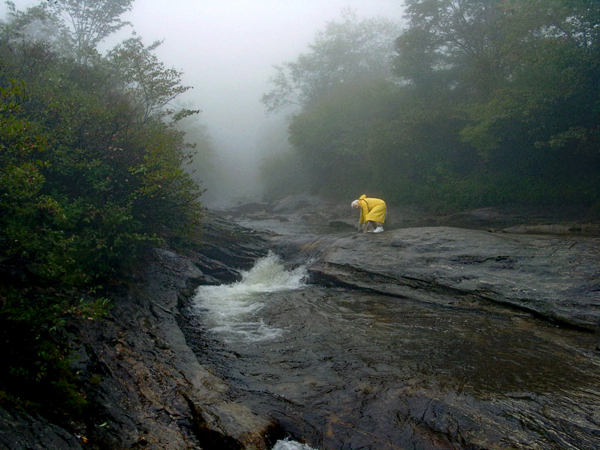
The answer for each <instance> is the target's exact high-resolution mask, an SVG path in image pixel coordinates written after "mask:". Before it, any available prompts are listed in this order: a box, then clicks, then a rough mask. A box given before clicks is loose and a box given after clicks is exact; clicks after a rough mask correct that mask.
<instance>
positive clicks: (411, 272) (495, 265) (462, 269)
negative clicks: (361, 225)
mask: <svg viewBox="0 0 600 450" xmlns="http://www.w3.org/2000/svg"><path fill="white" fill-rule="evenodd" d="M599 256H600V238H592V237H582V236H579V237H558V236H542V235H514V234H505V233H489V232H485V231H477V230H466V229H459V228H450V227H432V228H407V229H402V230H393V231H386V232H385V233H381V234H378V235H374V234H355V235H353V236H348V237H343V238H338V239H336V240H335V241H334V242H332V243H330V244H329V245H328V247H327V250H326V251H325V252H324V253H323V254H322V255H321V256H320V258H319V260H318V262H317V263H316V264H314V265H313V266H311V268H310V270H311V272H312V273H313V275H314V279H315V281H316V282H320V283H325V282H327V283H332V284H335V285H344V286H351V287H355V288H361V289H365V290H370V291H374V292H380V293H385V294H392V295H397V296H402V297H409V298H414V299H419V300H423V301H427V302H439V303H442V304H448V305H450V304H456V305H458V304H460V306H464V305H467V304H469V303H470V302H472V301H473V300H474V299H477V300H482V301H491V302H495V303H497V304H502V305H506V306H510V307H514V308H518V309H522V310H526V311H529V312H531V313H534V314H536V315H538V316H541V317H544V318H546V319H548V320H551V321H555V322H557V323H562V324H568V325H572V326H575V327H580V328H584V329H589V330H591V331H600V266H599V265H598V257H599ZM460 299H463V300H462V301H461V300H460Z"/></svg>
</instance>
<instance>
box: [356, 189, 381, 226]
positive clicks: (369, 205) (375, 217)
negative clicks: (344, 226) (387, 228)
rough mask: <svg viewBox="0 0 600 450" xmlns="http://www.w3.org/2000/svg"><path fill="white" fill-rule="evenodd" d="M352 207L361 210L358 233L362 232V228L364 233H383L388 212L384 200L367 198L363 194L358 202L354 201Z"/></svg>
mask: <svg viewBox="0 0 600 450" xmlns="http://www.w3.org/2000/svg"><path fill="white" fill-rule="evenodd" d="M351 206H352V207H353V208H356V209H360V220H359V221H358V231H360V230H361V228H362V229H363V233H367V232H369V233H370V232H373V233H381V232H382V231H383V224H384V222H385V214H386V212H387V208H386V206H385V202H384V201H383V200H381V199H379V198H367V196H366V195H364V194H363V195H361V196H360V198H359V199H358V200H354V201H353V202H352V204H351Z"/></svg>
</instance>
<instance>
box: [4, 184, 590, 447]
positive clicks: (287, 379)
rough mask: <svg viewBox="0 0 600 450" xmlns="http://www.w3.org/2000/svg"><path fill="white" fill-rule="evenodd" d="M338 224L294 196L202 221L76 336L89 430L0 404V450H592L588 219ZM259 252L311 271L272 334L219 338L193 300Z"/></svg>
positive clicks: (404, 219)
mask: <svg viewBox="0 0 600 450" xmlns="http://www.w3.org/2000/svg"><path fill="white" fill-rule="evenodd" d="M354 216H355V214H354V211H352V210H350V208H349V202H348V205H346V204H343V205H337V204H332V203H327V202H323V201H321V200H319V199H315V198H313V197H309V196H306V197H294V198H288V199H284V200H282V201H280V202H277V203H275V204H268V203H256V204H251V205H240V206H239V207H236V208H233V209H231V210H227V211H221V212H220V215H219V216H213V215H209V216H208V221H207V224H206V229H205V236H206V239H205V243H204V244H203V245H202V246H200V247H199V248H197V249H195V250H194V251H191V252H189V254H187V255H185V256H184V255H178V254H175V253H173V252H170V251H168V250H157V251H156V253H155V254H154V256H153V257H152V258H150V259H149V260H148V262H147V266H146V267H145V268H143V269H142V270H140V271H139V272H138V273H136V274H133V275H132V277H131V279H130V280H129V282H128V285H127V287H126V289H124V291H123V292H122V293H119V294H116V295H115V297H114V298H113V302H114V309H113V311H112V312H111V314H110V317H109V318H108V319H107V320H105V321H103V322H101V323H98V324H94V325H91V326H81V325H79V326H77V325H76V324H74V325H73V328H72V330H71V332H72V333H73V334H74V335H78V339H77V341H76V342H77V343H78V354H79V359H78V360H77V364H78V370H80V371H81V373H82V374H83V375H85V378H86V379H90V380H94V383H92V384H90V385H89V386H88V392H87V395H88V399H89V401H90V404H91V407H90V409H89V416H88V418H87V422H86V423H85V424H81V425H79V429H78V430H77V431H75V430H71V432H67V431H65V430H64V429H62V428H60V427H57V426H56V425H54V424H51V423H49V422H48V421H47V420H45V419H43V418H39V417H32V416H29V415H27V414H25V413H21V412H19V413H17V412H14V411H4V410H0V448H1V449H4V448H6V449H10V450H16V449H19V450H20V449H25V448H46V449H76V448H96V449H117V448H118V449H127V448H150V449H187V448H203V449H238V448H246V449H267V448H270V446H271V445H272V444H273V442H274V441H275V440H276V438H277V437H281V436H283V435H291V436H293V437H295V438H296V439H298V440H302V441H305V442H308V443H310V444H311V445H313V446H314V447H318V448H321V449H323V450H325V449H334V448H335V449H338V448H348V449H350V448H371V449H380V448H416V449H448V448H455V449H475V448H477V449H483V448H486V449H487V448H489V449H495V448H518V449H563V448H573V449H585V450H587V449H590V450H591V449H596V448H600V406H599V405H600V391H599V388H598V386H600V378H599V375H598V374H599V373H600V372H599V371H598V369H599V368H600V351H599V350H598V345H599V344H600V334H599V331H600V330H599V327H600V321H599V318H600V312H599V302H600V300H599V298H600V286H599V283H600V282H599V273H598V267H599V264H598V263H597V261H598V256H600V255H599V251H600V250H599V249H600V241H599V239H600V238H598V234H597V222H592V221H586V218H582V217H577V220H573V215H567V216H566V217H559V218H556V217H549V216H548V214H546V213H545V212H542V213H539V214H535V215H531V214H530V215H529V216H528V215H527V214H526V213H525V212H523V211H498V210H496V209H484V210H478V211H473V212H467V213H460V214H454V215H448V216H439V215H429V214H425V213H422V212H417V211H410V210H406V209H405V210H403V211H401V212H400V211H390V215H389V220H388V222H387V223H386V232H385V233H382V234H378V235H373V234H356V233H355V232H354V231H353V228H354V227H355V225H356V221H357V217H354ZM236 223H237V224H242V225H244V226H245V227H246V228H240V227H238V226H236V225H235V224H236ZM256 230H258V231H256ZM269 248H271V249H275V250H276V252H277V253H279V254H280V255H282V256H283V257H284V263H285V264H286V265H287V266H289V267H295V266H297V265H300V264H308V266H309V271H310V274H311V282H312V284H311V285H310V286H308V287H307V288H306V289H305V290H303V291H301V292H293V293H289V294H286V295H284V296H282V297H278V296H275V297H273V298H272V299H271V301H269V302H268V304H267V305H266V306H265V308H264V310H263V311H262V313H263V314H264V316H263V317H261V320H264V322H265V323H266V324H267V325H269V326H274V327H281V329H283V330H287V331H288V333H287V334H284V336H285V338H282V339H280V340H276V341H272V342H263V343H258V344H257V343H253V344H250V345H247V344H244V343H238V344H235V345H234V344H224V343H223V342H220V341H218V340H215V338H214V337H213V336H211V335H210V333H209V332H208V330H207V329H206V326H205V324H204V323H203V322H202V317H201V316H192V315H190V314H189V308H188V306H189V303H190V298H191V296H192V294H193V292H194V290H195V288H196V287H197V286H199V285H203V284H205V285H217V284H221V283H231V282H233V281H237V280H239V279H240V271H241V270H246V269H248V268H250V267H251V266H252V264H253V263H254V262H255V261H256V259H258V258H260V257H262V256H264V255H265V254H266V253H267V251H268V249H269ZM292 331H293V332H292ZM76 435H78V436H76ZM82 438H85V440H86V441H87V443H86V444H85V445H84V444H83V441H84V440H83V439H82Z"/></svg>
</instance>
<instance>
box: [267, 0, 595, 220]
mask: <svg viewBox="0 0 600 450" xmlns="http://www.w3.org/2000/svg"><path fill="white" fill-rule="evenodd" d="M404 6H405V17H404V19H405V22H404V23H405V26H404V28H403V29H402V30H400V31H399V32H398V33H397V35H396V37H395V55H394V57H393V58H392V59H391V60H390V66H389V68H390V70H391V71H392V73H393V75H394V77H392V78H390V77H387V76H385V77H380V81H379V82H378V83H373V84H372V85H371V86H370V87H367V84H365V83H364V82H358V80H355V82H354V83H352V84H351V85H350V84H349V83H346V79H347V77H346V76H345V75H340V74H342V71H341V70H340V71H333V70H330V67H331V66H330V65H327V64H324V63H320V62H316V61H317V58H316V57H313V54H310V55H309V57H310V58H309V59H310V60H311V61H315V65H314V66H311V70H304V71H296V72H294V73H295V77H296V78H292V79H293V80H294V82H293V83H289V82H288V81H289V78H286V77H284V76H282V73H283V72H282V69H281V67H283V68H286V67H287V68H288V69H293V68H296V67H306V64H305V63H304V61H305V60H306V59H307V57H306V56H305V55H301V56H300V57H299V58H298V59H297V61H295V62H294V63H287V64H285V65H283V66H281V67H280V68H279V69H278V70H279V71H278V72H277V76H276V78H275V79H274V84H275V86H276V89H275V90H274V91H272V92H271V93H270V94H267V96H266V97H265V99H264V100H265V103H266V104H267V106H268V107H270V108H271V109H273V108H274V107H278V106H280V105H283V104H284V102H279V103H278V102H277V101H274V99H281V98H284V99H287V98H288V95H289V94H290V92H295V91H299V92H301V93H304V94H303V95H304V97H302V96H300V97H298V98H300V100H301V101H300V102H299V103H300V106H301V108H300V109H299V110H298V112H297V113H296V114H295V115H294V116H293V117H292V119H291V122H290V138H291V142H292V144H293V146H294V154H295V156H294V158H296V160H297V161H302V162H301V163H300V166H299V167H296V168H295V170H296V171H304V172H306V173H308V174H314V175H315V176H314V177H312V178H310V177H309V179H312V181H310V182H309V184H310V188H311V189H312V190H313V191H321V192H322V193H323V194H326V195H327V194H335V195H337V196H343V195H345V196H347V197H351V198H353V197H355V196H356V195H357V194H359V193H362V192H367V191H368V192H372V193H377V195H382V196H385V198H387V199H389V200H390V201H396V202H409V203H419V204H422V205H426V206H431V207H435V208H443V209H453V208H464V207H473V206H489V205H497V204H505V203H534V204H546V205H547V204H565V203H578V204H581V205H587V206H594V205H596V207H599V208H600V152H599V151H598V148H600V145H599V144H600V142H599V139H598V138H599V132H600V120H599V119H600V116H599V113H600V63H599V62H600V58H599V56H600V55H599V51H600V42H599V39H598V38H599V33H600V3H598V2H596V1H593V0H576V1H569V0H539V1H531V0H511V1H506V0H406V1H405V2H404ZM333 29H335V28H331V27H328V30H333ZM377 29H378V30H379V28H377ZM338 30H339V29H338ZM385 35H386V34H385ZM320 36H321V35H320ZM386 36H387V35H386ZM354 45H355V47H352V46H349V47H347V48H346V49H345V50H344V52H346V53H352V52H353V51H356V52H358V53H360V52H361V51H362V50H361V48H362V47H361V46H360V45H359V44H354ZM311 48H312V49H313V51H314V55H317V54H320V53H321V52H325V53H326V49H328V48H329V47H328V45H326V44H325V43H324V42H323V41H322V40H319V39H317V40H316V41H315V44H314V45H313V46H312V47H311ZM321 73H327V74H328V76H329V78H325V79H326V80H328V81H327V84H328V86H329V87H330V88H328V89H327V90H326V91H322V90H321V91H318V90H316V89H315V90H311V89H308V88H306V89H304V88H302V87H303V86H312V85H313V80H314V79H315V78H319V77H318V76H316V75H315V74H321ZM342 82H343V84H344V85H345V89H342V88H337V87H335V86H341V85H342ZM291 86H293V87H294V88H295V89H289V88H290V87H291ZM284 87H285V88H288V91H286V90H285V89H283V88H284ZM312 92H315V94H314V95H312V94H311V93H312ZM275 94H277V95H275ZM307 99H310V101H307ZM342 161H343V163H342ZM341 164H344V170H343V171H341V170H339V167H340V165H341ZM346 164H347V165H346ZM284 166H285V165H284V164H282V167H284ZM331 167H336V168H337V169H336V170H335V171H331V170H328V169H327V168H331ZM319 168H324V170H322V171H319ZM270 170H273V167H272V166H271V167H270ZM265 176H267V177H268V176H269V175H268V173H265ZM272 191H273V192H275V191H276V189H272ZM357 191H360V192H357Z"/></svg>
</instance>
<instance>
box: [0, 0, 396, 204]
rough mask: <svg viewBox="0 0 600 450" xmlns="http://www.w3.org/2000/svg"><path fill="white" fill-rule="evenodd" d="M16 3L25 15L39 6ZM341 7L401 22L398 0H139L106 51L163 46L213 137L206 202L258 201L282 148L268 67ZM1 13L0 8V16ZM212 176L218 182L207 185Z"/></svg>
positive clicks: (304, 42) (290, 56) (281, 122)
mask: <svg viewBox="0 0 600 450" xmlns="http://www.w3.org/2000/svg"><path fill="white" fill-rule="evenodd" d="M14 3H15V5H16V7H17V9H20V10H24V9H26V8H27V7H29V6H32V5H35V4H38V3H39V2H36V1H24V0H17V1H15V2H14ZM344 8H351V9H353V10H355V11H356V12H357V14H358V15H359V16H360V17H372V16H377V15H382V16H386V17H389V18H392V19H394V20H401V16H402V11H401V2H399V1H397V0H377V1H375V2H372V1H367V0H360V1H359V0H327V1H321V0H285V1H280V0H259V1H257V0H204V1H201V2H199V1H192V0H172V1H160V0H144V1H141V0H138V1H135V2H134V3H133V9H132V11H131V12H129V13H126V14H125V15H124V17H123V18H124V19H125V20H128V21H129V22H131V24H132V26H130V27H126V28H124V29H123V30H121V31H120V32H119V33H118V34H117V35H116V36H115V37H114V38H111V39H109V40H108V41H107V42H105V43H104V47H105V48H106V49H108V48H110V47H111V46H113V45H115V44H116V43H118V42H119V41H120V40H122V39H125V38H127V37H128V36H129V35H131V33H132V32H133V31H135V33H137V35H138V36H141V37H142V39H143V41H144V43H145V44H146V45H149V44H151V43H152V42H154V41H156V40H161V41H163V43H162V44H161V45H160V46H159V47H158V48H157V50H156V54H157V55H158V56H159V58H160V60H161V61H163V62H164V64H165V65H166V66H167V67H173V68H175V69H177V70H181V71H182V72H183V76H182V81H183V84H184V85H186V86H192V87H193V89H191V90H190V91H188V92H186V93H185V94H184V95H183V96H181V98H180V99H178V101H180V102H183V103H184V104H185V106H186V107H190V108H194V109H200V110H201V111H202V113H201V115H200V116H199V118H198V120H197V121H199V122H200V123H201V124H203V125H204V126H206V129H207V131H208V134H209V136H210V138H211V139H212V143H213V146H214V151H215V154H216V155H215V156H216V157H215V158H213V161H212V164H214V165H215V166H216V167H214V168H215V169H223V170H224V172H223V173H222V172H221V171H220V170H216V172H215V171H212V172H210V173H209V174H208V175H206V176H207V177H208V178H209V179H208V180H203V181H204V187H205V188H207V189H208V190H207V192H206V193H205V194H204V197H203V199H204V202H205V203H207V204H210V203H213V202H222V201H224V200H226V199H230V198H232V197H233V198H243V197H246V198H248V197H256V196H259V195H261V186H260V182H258V179H257V166H258V164H259V162H260V161H261V160H262V159H263V158H265V155H268V154H270V153H271V152H276V151H278V149H279V148H280V147H286V146H287V137H286V133H285V132H282V130H285V127H286V126H287V122H286V121H285V113H281V114H271V115H267V114H266V112H265V107H264V105H262V104H261V102H260V98H261V96H262V95H263V94H264V93H265V92H267V91H268V90H269V89H270V87H269V78H270V77H271V76H272V75H274V72H273V67H272V66H273V65H277V64H281V63H282V62H284V61H291V60H294V59H296V58H297V57H298V55H299V54H300V53H302V52H304V51H305V50H306V49H307V46H308V44H310V43H312V42H313V40H314V37H315V33H316V32H317V31H319V30H322V29H323V28H324V27H325V25H326V23H327V22H328V21H332V20H339V18H340V14H341V11H342V10H343V9H344ZM6 11H7V8H6V6H5V5H4V4H2V5H0V17H2V16H4V14H5V13H6ZM282 138H283V141H282ZM200 151H202V150H200ZM216 173H218V174H219V175H218V176H217V177H216V178H217V179H210V177H211V175H214V174H216ZM225 181H227V182H225Z"/></svg>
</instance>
